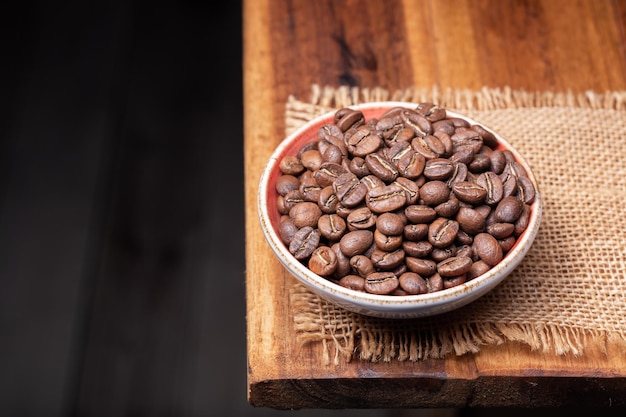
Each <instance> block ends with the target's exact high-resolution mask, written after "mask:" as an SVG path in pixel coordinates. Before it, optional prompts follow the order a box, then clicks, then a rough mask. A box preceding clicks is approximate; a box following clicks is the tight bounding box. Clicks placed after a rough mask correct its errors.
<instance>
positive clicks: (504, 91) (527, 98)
mask: <svg viewBox="0 0 626 417" xmlns="http://www.w3.org/2000/svg"><path fill="white" fill-rule="evenodd" d="M371 101H405V102H412V103H419V102H425V101H428V102H433V103H437V104H438V105H439V106H442V107H446V108H448V109H458V110H497V109H513V108H529V107H579V108H591V109H614V110H626V91H607V92H605V93H598V92H594V91H585V92H582V93H574V92H571V91H570V92H549V91H548V92H529V91H524V90H513V89H511V88H508V87H504V88H487V87H484V88H482V89H481V90H469V89H451V88H447V89H441V88H438V87H432V88H407V89H404V90H397V91H395V92H390V91H389V90H387V89H384V88H379V87H375V88H358V87H347V86H342V87H328V86H325V87H322V86H319V85H317V84H314V85H313V86H312V88H311V97H310V101H309V102H308V103H304V102H302V101H299V100H298V99H296V98H295V97H294V96H290V97H289V98H288V106H287V110H286V113H285V116H286V121H287V125H286V129H287V133H291V132H292V131H293V130H295V129H296V128H298V127H299V126H301V125H302V123H304V122H306V121H308V120H309V119H310V118H311V116H318V115H321V114H324V113H326V112H328V111H329V110H331V109H336V108H340V107H347V106H353V105H355V104H359V103H367V102H371Z"/></svg>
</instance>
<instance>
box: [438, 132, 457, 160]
mask: <svg viewBox="0 0 626 417" xmlns="http://www.w3.org/2000/svg"><path fill="white" fill-rule="evenodd" d="M433 136H435V137H436V138H437V139H439V142H441V144H442V145H443V149H444V153H443V155H442V156H450V155H452V149H453V146H454V145H453V143H452V138H451V137H450V135H449V134H447V133H446V132H444V131H443V130H435V131H434V132H433Z"/></svg>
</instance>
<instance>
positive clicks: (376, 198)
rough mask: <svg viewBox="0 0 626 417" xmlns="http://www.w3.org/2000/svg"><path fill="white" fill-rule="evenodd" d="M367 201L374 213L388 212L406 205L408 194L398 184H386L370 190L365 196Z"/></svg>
mask: <svg viewBox="0 0 626 417" xmlns="http://www.w3.org/2000/svg"><path fill="white" fill-rule="evenodd" d="M365 202H366V204H367V207H368V208H369V209H370V210H372V212H374V213H377V214H380V213H388V212H392V211H395V210H398V209H399V208H401V207H402V206H404V205H405V203H406V195H405V193H404V190H403V189H402V188H401V187H400V186H399V185H397V184H391V185H385V186H382V187H376V188H373V189H371V190H369V191H368V193H367V195H366V196H365Z"/></svg>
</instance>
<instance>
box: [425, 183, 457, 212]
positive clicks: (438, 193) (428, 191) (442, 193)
mask: <svg viewBox="0 0 626 417" xmlns="http://www.w3.org/2000/svg"><path fill="white" fill-rule="evenodd" d="M449 197H450V188H448V185H447V184H446V183H445V182H443V181H439V180H434V181H429V182H427V183H426V184H424V185H423V186H422V187H421V188H420V198H421V199H422V200H423V201H424V204H427V205H429V206H436V205H438V204H441V203H443V202H444V201H446V200H448V198H449Z"/></svg>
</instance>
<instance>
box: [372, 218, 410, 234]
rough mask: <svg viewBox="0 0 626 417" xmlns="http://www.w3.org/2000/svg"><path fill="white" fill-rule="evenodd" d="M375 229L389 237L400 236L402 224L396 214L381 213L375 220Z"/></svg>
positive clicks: (402, 228)
mask: <svg viewBox="0 0 626 417" xmlns="http://www.w3.org/2000/svg"><path fill="white" fill-rule="evenodd" d="M376 229H377V230H378V231H380V232H381V233H384V234H386V235H389V236H396V235H402V231H403V230H404V222H403V221H402V219H401V218H400V216H399V215H398V214H396V213H383V214H381V215H379V216H378V217H377V218H376Z"/></svg>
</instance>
